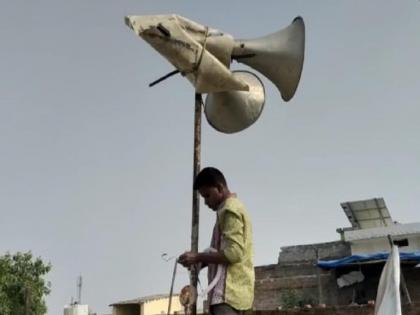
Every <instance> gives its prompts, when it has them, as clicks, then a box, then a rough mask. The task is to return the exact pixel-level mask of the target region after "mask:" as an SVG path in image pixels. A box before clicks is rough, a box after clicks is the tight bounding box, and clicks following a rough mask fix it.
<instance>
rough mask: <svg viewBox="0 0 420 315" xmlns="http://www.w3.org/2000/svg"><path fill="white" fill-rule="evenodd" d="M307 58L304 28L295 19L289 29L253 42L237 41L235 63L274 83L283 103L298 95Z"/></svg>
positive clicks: (301, 23)
mask: <svg viewBox="0 0 420 315" xmlns="http://www.w3.org/2000/svg"><path fill="white" fill-rule="evenodd" d="M304 54H305V24H304V23H303V19H302V18H301V17H296V18H295V19H294V20H293V22H292V23H291V24H290V25H289V26H288V27H286V28H284V29H282V30H280V31H278V32H275V33H273V34H270V35H267V36H264V37H260V38H257V39H251V40H236V41H235V46H234V49H233V52H232V59H235V60H236V61H238V62H241V63H244V64H246V65H248V66H250V67H252V68H254V69H255V70H258V71H259V72H261V73H262V74H263V75H264V76H266V77H267V78H268V79H270V81H272V82H273V83H274V84H275V85H276V87H277V88H278V90H279V91H280V94H281V97H282V98H283V100H284V101H286V102H287V101H289V100H290V99H291V98H292V97H293V95H294V94H295V92H296V89H297V86H298V84H299V80H300V76H301V73H302V67H303V60H304Z"/></svg>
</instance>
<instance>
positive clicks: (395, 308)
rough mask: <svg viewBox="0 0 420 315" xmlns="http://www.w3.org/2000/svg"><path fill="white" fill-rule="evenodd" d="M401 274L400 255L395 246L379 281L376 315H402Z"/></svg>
mask: <svg viewBox="0 0 420 315" xmlns="http://www.w3.org/2000/svg"><path fill="white" fill-rule="evenodd" d="M400 272H401V270H400V253H399V250H398V246H396V245H393V246H392V250H391V253H390V254H389V256H388V260H387V262H386V264H385V266H384V269H383V270H382V274H381V278H380V280H379V286H378V292H377V294H376V302H375V312H374V315H401V295H400Z"/></svg>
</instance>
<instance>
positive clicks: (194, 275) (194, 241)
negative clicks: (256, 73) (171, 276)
mask: <svg viewBox="0 0 420 315" xmlns="http://www.w3.org/2000/svg"><path fill="white" fill-rule="evenodd" d="M201 104H202V100H201V94H199V93H195V114H194V166H193V181H194V179H195V177H196V176H197V175H198V173H199V171H200V164H201V158H200V156H201ZM199 219H200V199H199V195H198V192H197V191H196V190H194V189H193V197H192V223H191V251H192V252H195V253H197V252H198V231H199V229H198V227H199ZM190 276H191V279H190V281H191V282H190V284H191V286H192V288H193V289H194V292H195V295H196V296H195V301H194V303H193V304H192V305H191V309H190V314H191V315H196V314H197V294H196V293H197V282H198V270H197V268H192V269H191V274H190Z"/></svg>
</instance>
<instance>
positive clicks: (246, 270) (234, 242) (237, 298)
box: [217, 197, 255, 310]
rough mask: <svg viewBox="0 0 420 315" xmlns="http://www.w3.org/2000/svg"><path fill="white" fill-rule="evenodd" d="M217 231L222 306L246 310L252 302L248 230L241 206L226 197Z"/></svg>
mask: <svg viewBox="0 0 420 315" xmlns="http://www.w3.org/2000/svg"><path fill="white" fill-rule="evenodd" d="M217 222H218V230H219V231H220V234H221V239H222V242H221V243H220V244H221V245H220V248H218V249H219V250H221V251H223V253H224V255H225V257H226V258H227V260H229V262H230V264H229V265H227V266H226V273H225V277H224V280H225V283H224V290H225V294H224V302H225V303H227V304H229V305H230V306H232V307H233V308H235V309H237V310H248V309H250V308H251V307H252V303H253V301H254V282H255V275H254V264H253V256H254V253H253V244H252V227H251V221H250V219H249V216H248V213H247V211H246V209H245V207H244V205H243V204H242V203H241V202H240V201H239V199H238V198H236V197H229V198H228V199H226V201H225V202H224V204H223V205H222V206H221V207H220V208H219V210H217Z"/></svg>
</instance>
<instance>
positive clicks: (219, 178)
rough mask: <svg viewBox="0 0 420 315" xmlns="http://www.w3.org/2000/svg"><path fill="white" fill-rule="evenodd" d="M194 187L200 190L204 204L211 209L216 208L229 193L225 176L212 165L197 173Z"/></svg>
mask: <svg viewBox="0 0 420 315" xmlns="http://www.w3.org/2000/svg"><path fill="white" fill-rule="evenodd" d="M194 189H195V190H198V191H199V192H200V195H201V196H202V197H203V198H204V202H205V204H206V205H207V206H208V207H209V208H210V209H212V210H217V209H218V207H219V206H220V204H221V203H222V202H224V201H225V200H226V198H227V197H228V196H229V194H230V193H229V189H228V187H227V183H226V179H225V177H224V176H223V174H222V172H221V171H219V170H218V169H217V168H214V167H206V168H203V169H202V170H201V172H200V173H198V175H197V177H196V178H195V180H194Z"/></svg>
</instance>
